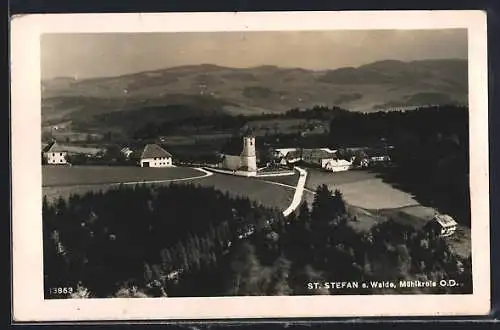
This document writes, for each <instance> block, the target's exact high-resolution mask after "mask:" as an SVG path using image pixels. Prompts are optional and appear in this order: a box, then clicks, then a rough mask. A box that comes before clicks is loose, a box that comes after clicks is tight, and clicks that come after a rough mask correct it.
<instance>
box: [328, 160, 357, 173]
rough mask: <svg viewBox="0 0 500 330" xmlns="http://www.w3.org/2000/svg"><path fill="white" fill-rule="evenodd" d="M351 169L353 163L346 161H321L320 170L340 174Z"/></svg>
mask: <svg viewBox="0 0 500 330" xmlns="http://www.w3.org/2000/svg"><path fill="white" fill-rule="evenodd" d="M352 167H353V161H352V160H351V161H347V160H345V159H333V158H329V159H322V160H321V168H323V169H325V170H327V171H332V172H342V171H347V170H350V169H351V168H352Z"/></svg>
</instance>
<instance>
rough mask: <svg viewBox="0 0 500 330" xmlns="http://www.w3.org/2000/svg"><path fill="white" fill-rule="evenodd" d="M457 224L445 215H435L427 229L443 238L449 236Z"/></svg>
mask: <svg viewBox="0 0 500 330" xmlns="http://www.w3.org/2000/svg"><path fill="white" fill-rule="evenodd" d="M457 226H458V224H457V222H456V221H455V220H454V219H453V218H452V217H450V216H449V215H447V214H436V215H435V216H434V218H433V219H432V220H431V221H430V222H429V223H428V224H427V228H429V229H430V230H433V231H434V232H436V233H437V234H439V235H440V236H443V237H447V236H451V235H453V234H454V233H455V231H456V230H457Z"/></svg>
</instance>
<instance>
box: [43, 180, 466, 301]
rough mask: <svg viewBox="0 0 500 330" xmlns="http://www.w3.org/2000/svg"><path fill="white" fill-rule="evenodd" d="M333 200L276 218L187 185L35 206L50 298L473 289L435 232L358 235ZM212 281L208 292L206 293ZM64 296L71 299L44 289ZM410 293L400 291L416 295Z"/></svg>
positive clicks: (393, 229) (341, 204) (400, 229)
mask: <svg viewBox="0 0 500 330" xmlns="http://www.w3.org/2000/svg"><path fill="white" fill-rule="evenodd" d="M352 221H358V220H357V219H356V217H355V216H352V215H350V213H349V212H348V207H347V205H346V203H345V201H344V199H343V197H342V194H341V193H340V192H339V191H333V192H332V191H330V190H329V189H328V188H327V187H326V186H321V187H319V188H318V190H317V192H316V195H315V199H314V202H313V203H312V205H308V204H307V203H303V204H302V205H301V206H300V208H299V210H298V211H297V213H293V214H291V215H290V216H289V217H286V218H285V217H283V215H282V214H281V212H280V211H279V210H275V209H269V208H265V207H262V206H261V205H257V204H256V203H253V202H251V201H250V200H248V199H247V198H235V197H231V196H229V195H228V194H224V193H222V192H220V191H218V190H215V189H213V188H204V187H199V186H195V185H180V184H179V185H177V184H171V185H169V186H157V187H150V186H149V187H148V186H141V185H138V186H135V187H128V186H122V187H118V188H116V189H113V190H109V191H106V192H89V193H87V194H85V195H82V196H78V195H73V196H71V197H70V198H69V199H68V200H67V201H66V200H64V199H59V200H58V201H57V202H55V203H48V202H47V200H46V199H44V202H43V234H44V279H45V288H46V296H47V297H50V298H57V297H61V298H63V297H68V296H71V297H161V296H224V295H296V294H349V293H359V294H363V293H370V292H378V293H390V292H391V291H390V290H387V289H386V290H383V291H380V290H379V291H373V290H360V291H356V290H354V291H353V290H350V291H338V290H327V289H325V288H319V289H314V290H311V289H309V288H307V286H306V284H307V283H308V282H311V281H369V280H387V279H390V280H397V279H421V280H433V279H434V280H438V279H442V278H453V279H456V280H457V281H459V282H460V283H462V284H463V286H462V287H460V288H458V289H457V288H455V289H450V288H431V289H418V292H426V291H427V292H435V293H439V292H449V293H459V292H460V293H464V292H470V290H471V289H472V287H471V264H470V258H468V259H462V258H461V257H459V256H457V255H455V254H454V253H453V251H452V250H451V249H450V248H449V246H448V244H447V243H446V241H444V240H443V239H442V238H441V237H439V236H438V235H437V234H436V233H433V232H432V231H428V230H417V229H415V228H412V227H408V226H405V225H402V224H399V223H398V222H396V221H387V222H383V223H380V224H378V225H376V226H375V227H373V228H372V229H371V230H369V231H368V232H358V231H355V230H354V229H353V228H352V227H351V226H350V225H349V223H350V222H352ZM208 283H209V284H208ZM54 287H72V288H74V289H73V290H74V292H73V293H72V294H69V295H61V296H54V295H53V294H51V293H50V292H49V291H48V289H49V288H54ZM411 290H415V289H410V290H409V291H408V290H406V291H405V290H403V291H404V292H412V291H411Z"/></svg>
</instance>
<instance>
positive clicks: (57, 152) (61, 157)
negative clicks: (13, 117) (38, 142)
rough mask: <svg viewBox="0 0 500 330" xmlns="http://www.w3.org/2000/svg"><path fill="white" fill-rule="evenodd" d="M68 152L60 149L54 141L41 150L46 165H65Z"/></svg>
mask: <svg viewBox="0 0 500 330" xmlns="http://www.w3.org/2000/svg"><path fill="white" fill-rule="evenodd" d="M67 156H68V151H66V150H65V149H64V148H62V147H61V146H60V145H59V144H58V143H57V142H56V141H52V142H51V143H49V144H48V145H47V146H46V147H45V148H43V155H42V157H43V158H44V159H45V162H46V163H47V164H58V165H66V164H68V160H67Z"/></svg>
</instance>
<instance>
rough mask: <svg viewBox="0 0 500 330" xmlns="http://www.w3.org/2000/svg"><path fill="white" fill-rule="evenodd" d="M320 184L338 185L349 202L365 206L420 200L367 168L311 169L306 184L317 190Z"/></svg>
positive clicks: (334, 186) (367, 207) (380, 207)
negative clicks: (349, 169) (330, 170)
mask: <svg viewBox="0 0 500 330" xmlns="http://www.w3.org/2000/svg"><path fill="white" fill-rule="evenodd" d="M321 184H326V185H327V186H328V187H329V189H331V190H335V189H339V190H340V191H341V192H342V194H343V195H344V199H345V200H346V202H347V203H348V204H350V205H354V206H358V207H362V208H365V209H389V208H397V207H403V206H411V205H418V204H419V203H418V202H417V201H416V200H415V199H414V198H413V196H412V195H411V194H409V193H406V192H404V191H401V190H399V189H397V188H395V187H393V186H392V185H390V184H389V183H386V182H384V181H383V180H382V179H380V178H378V177H377V174H375V173H371V172H367V171H361V170H352V171H345V172H338V173H331V172H326V171H322V170H316V169H309V170H308V177H307V182H306V188H308V189H310V190H316V188H317V187H318V186H319V185H321Z"/></svg>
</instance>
